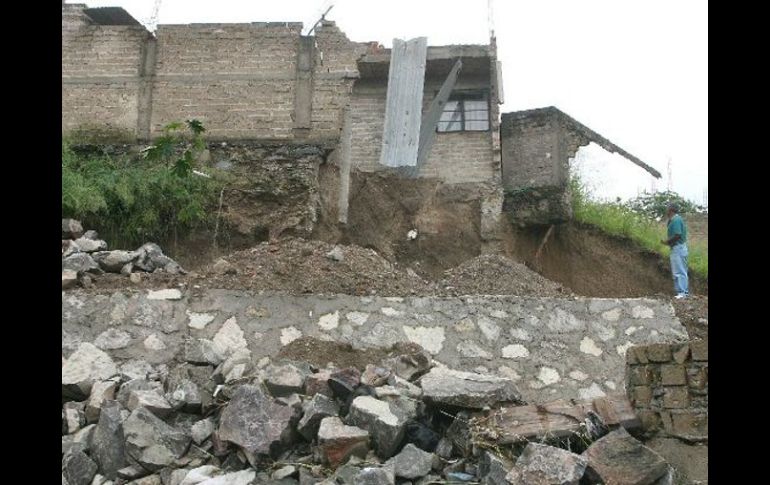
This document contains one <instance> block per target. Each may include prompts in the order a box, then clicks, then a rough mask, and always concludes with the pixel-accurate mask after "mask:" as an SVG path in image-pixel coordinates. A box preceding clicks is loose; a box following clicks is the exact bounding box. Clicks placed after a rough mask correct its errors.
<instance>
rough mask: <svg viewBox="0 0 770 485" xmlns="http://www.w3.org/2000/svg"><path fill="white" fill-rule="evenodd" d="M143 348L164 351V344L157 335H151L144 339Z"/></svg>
mask: <svg viewBox="0 0 770 485" xmlns="http://www.w3.org/2000/svg"><path fill="white" fill-rule="evenodd" d="M144 347H145V348H146V349H148V350H165V348H166V344H165V343H163V340H161V339H160V337H158V335H157V334H154V333H153V334H150V335H149V336H148V337H147V338H146V339H144Z"/></svg>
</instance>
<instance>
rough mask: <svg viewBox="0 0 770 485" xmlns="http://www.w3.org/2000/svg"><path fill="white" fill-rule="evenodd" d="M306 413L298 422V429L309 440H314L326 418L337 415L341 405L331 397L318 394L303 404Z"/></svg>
mask: <svg viewBox="0 0 770 485" xmlns="http://www.w3.org/2000/svg"><path fill="white" fill-rule="evenodd" d="M303 411H304V414H303V416H302V419H301V420H300V421H299V423H298V424H297V431H298V432H299V434H301V435H302V436H304V437H305V439H306V440H308V441H313V439H314V438H315V436H316V434H317V433H318V427H319V426H320V424H321V420H323V419H324V418H328V417H332V416H337V415H338V414H339V412H340V407H339V405H338V404H337V403H336V402H335V401H334V400H333V399H331V398H330V397H327V396H324V395H323V394H316V395H315V396H313V399H311V400H310V401H308V402H306V403H305V405H304V406H303Z"/></svg>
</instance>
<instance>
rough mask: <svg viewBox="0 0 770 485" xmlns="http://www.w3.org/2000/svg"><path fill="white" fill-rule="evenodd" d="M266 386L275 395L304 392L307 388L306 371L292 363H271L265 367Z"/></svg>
mask: <svg viewBox="0 0 770 485" xmlns="http://www.w3.org/2000/svg"><path fill="white" fill-rule="evenodd" d="M265 387H267V390H268V391H270V394H272V395H273V396H275V397H281V396H288V395H290V394H294V393H298V394H302V393H303V392H304V390H305V373H304V372H302V369H300V368H299V367H297V366H295V365H292V364H284V365H270V366H268V368H267V369H265Z"/></svg>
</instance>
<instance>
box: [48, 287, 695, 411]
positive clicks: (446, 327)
mask: <svg viewBox="0 0 770 485" xmlns="http://www.w3.org/2000/svg"><path fill="white" fill-rule="evenodd" d="M302 336H309V337H314V338H316V339H320V340H326V341H337V342H343V343H348V344H351V345H352V346H353V347H354V348H359V349H360V348H371V347H388V346H390V345H393V344H395V343H397V342H414V343H416V344H418V345H420V346H422V347H423V348H425V349H426V350H427V351H428V352H430V353H431V354H432V355H433V357H434V358H435V360H437V361H439V362H441V363H442V364H445V365H447V366H449V367H452V368H456V369H459V370H482V371H484V372H487V371H491V372H495V373H498V374H500V375H502V376H504V377H509V378H511V379H513V380H515V381H516V383H517V386H518V387H519V389H520V391H521V392H522V394H523V395H524V397H525V399H528V400H531V401H550V400H553V399H559V398H564V399H572V398H574V399H592V398H595V397H600V396H603V395H605V394H610V393H612V392H613V391H616V390H617V391H618V392H621V391H622V390H623V383H624V378H625V376H624V368H625V367H624V363H625V354H626V351H627V349H628V348H630V347H632V346H634V345H643V344H649V343H657V342H669V343H670V342H681V341H683V340H685V339H686V332H685V329H684V327H682V325H681V324H680V323H679V321H678V320H677V319H676V318H675V317H674V313H673V308H672V307H671V305H670V304H669V303H667V302H664V301H658V300H651V299H629V300H610V299H591V298H578V299H558V298H526V297H512V296H469V297H458V298H439V297H417V296H415V297H407V298H383V297H355V296H345V295H328V296H327V295H306V296H291V295H254V294H250V293H248V292H244V291H226V290H200V291H195V293H194V294H182V293H181V292H180V291H179V290H177V289H168V290H159V291H149V292H142V293H137V292H133V293H132V292H128V291H126V292H117V293H104V294H96V293H87V292H83V291H71V292H67V293H66V294H65V293H62V352H63V354H64V355H65V356H68V355H70V354H71V353H72V352H73V351H74V350H75V349H76V348H77V346H78V345H79V344H80V343H81V342H93V343H94V345H96V346H97V347H100V348H102V349H104V350H105V351H106V352H108V353H109V354H110V355H111V356H112V357H113V358H114V359H116V360H119V361H121V362H125V361H132V360H133V362H134V364H129V365H136V364H135V362H136V359H141V360H144V361H146V362H148V363H150V364H152V365H162V364H168V363H171V362H172V361H185V360H190V359H192V360H193V361H195V359H200V355H201V352H202V351H203V352H205V351H206V350H205V349H206V348H208V347H209V346H210V345H212V344H211V342H212V341H213V342H217V341H224V340H228V339H229V340H232V339H236V340H237V341H243V342H244V345H246V346H247V347H248V349H249V350H250V351H251V353H252V354H251V355H252V359H253V360H254V362H257V361H260V359H263V358H265V357H267V358H271V357H274V356H275V354H276V353H278V352H279V351H280V350H281V349H282V348H283V347H285V346H287V345H289V344H290V343H291V342H293V341H294V340H296V339H298V338H300V337H302ZM316 357H317V356H316ZM325 358H328V360H329V361H332V362H333V361H334V358H335V356H334V355H328V356H325ZM482 368H483V369H482Z"/></svg>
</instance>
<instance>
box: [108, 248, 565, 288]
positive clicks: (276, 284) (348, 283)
mask: <svg viewBox="0 0 770 485" xmlns="http://www.w3.org/2000/svg"><path fill="white" fill-rule="evenodd" d="M334 247H335V246H334V245H331V244H328V243H324V242H321V241H307V240H304V239H299V238H297V239H287V240H283V241H280V242H278V243H275V244H268V243H262V244H259V245H257V246H255V247H253V248H251V249H247V250H242V251H236V252H234V253H231V254H229V255H227V256H225V258H224V259H225V260H226V261H228V262H229V263H230V264H231V265H232V266H234V267H235V268H236V269H237V273H236V274H221V273H219V272H217V271H216V270H215V268H214V265H213V264H211V265H207V266H204V267H202V268H199V269H198V271H195V272H191V273H190V274H187V275H170V274H166V273H140V274H141V281H140V282H139V283H136V284H134V283H131V282H130V280H129V279H128V278H127V277H125V276H122V275H119V274H104V275H100V276H96V277H94V284H95V287H96V288H98V289H117V288H124V287H127V286H132V287H136V288H168V287H176V286H184V285H191V286H192V287H193V288H221V289H237V290H247V291H254V292H258V291H275V292H283V293H290V294H307V293H327V294H349V295H383V296H409V295H438V296H455V295H467V294H493V295H522V296H564V295H567V294H569V291H568V290H566V289H564V288H563V287H561V286H560V285H558V284H557V283H554V282H551V281H549V280H547V279H546V278H543V277H542V276H540V275H539V274H537V273H535V272H534V271H532V270H530V269H528V268H527V267H526V266H524V265H522V264H519V263H516V262H515V261H512V260H510V259H508V258H505V257H503V256H492V255H485V256H479V257H477V258H473V259H471V260H469V261H466V262H465V263H463V264H462V265H460V266H458V267H457V268H454V269H451V270H449V271H447V272H446V273H445V274H443V275H442V276H443V277H442V278H441V279H439V280H438V281H435V280H433V281H432V280H428V279H424V278H422V277H421V276H420V275H418V274H417V273H416V272H415V271H413V270H412V268H409V267H404V266H402V265H399V264H397V263H395V264H394V263H390V262H388V260H386V259H385V258H383V257H382V256H380V255H379V254H378V253H377V252H376V251H374V250H372V249H364V248H361V247H359V246H339V249H341V251H342V255H343V259H342V260H341V261H335V260H332V259H330V258H329V257H327V254H328V253H329V252H330V251H332V249H334Z"/></svg>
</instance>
